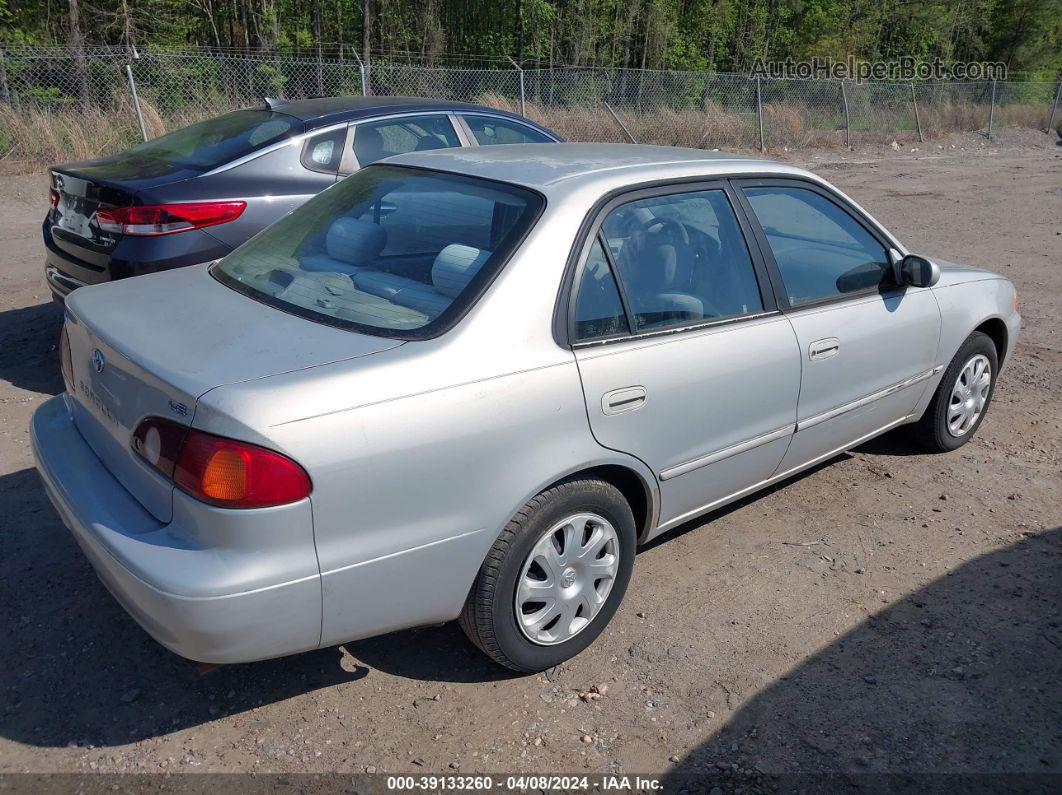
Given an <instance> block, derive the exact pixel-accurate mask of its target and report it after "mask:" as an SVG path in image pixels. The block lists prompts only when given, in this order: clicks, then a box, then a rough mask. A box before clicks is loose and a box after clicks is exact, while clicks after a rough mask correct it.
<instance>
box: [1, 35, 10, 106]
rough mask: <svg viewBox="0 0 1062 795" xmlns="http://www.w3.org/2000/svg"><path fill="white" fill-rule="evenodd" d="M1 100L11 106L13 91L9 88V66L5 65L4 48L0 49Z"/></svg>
mask: <svg viewBox="0 0 1062 795" xmlns="http://www.w3.org/2000/svg"><path fill="white" fill-rule="evenodd" d="M0 99H2V100H3V101H4V102H6V103H7V104H8V105H10V104H11V91H10V89H9V88H8V87H7V64H6V63H4V48H3V47H0Z"/></svg>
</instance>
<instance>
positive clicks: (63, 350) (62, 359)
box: [59, 324, 74, 390]
mask: <svg viewBox="0 0 1062 795" xmlns="http://www.w3.org/2000/svg"><path fill="white" fill-rule="evenodd" d="M59 369H60V370H62V372H63V383H64V384H65V385H66V388H67V390H72V389H73V388H74V365H73V362H72V359H71V357H70V335H69V334H67V333H66V325H65V324H64V325H63V330H62V331H61V332H60V333H59Z"/></svg>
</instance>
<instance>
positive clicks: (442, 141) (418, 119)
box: [354, 114, 461, 166]
mask: <svg viewBox="0 0 1062 795" xmlns="http://www.w3.org/2000/svg"><path fill="white" fill-rule="evenodd" d="M460 145H461V141H460V140H459V139H458V137H457V133H456V132H454V127H453V125H452V124H451V123H450V119H449V118H447V117H446V116H443V115H438V114H435V115H429V116H403V117H401V118H397V119H387V120H385V121H377V122H364V123H362V124H359V125H358V126H357V127H356V128H355V129H354V154H355V155H356V156H357V158H358V163H359V164H360V165H362V166H367V165H369V164H370V163H375V162H376V161H377V160H382V159H383V158H385V157H390V156H391V155H400V154H403V153H405V152H423V151H425V150H427V149H443V148H446V147H450V146H460Z"/></svg>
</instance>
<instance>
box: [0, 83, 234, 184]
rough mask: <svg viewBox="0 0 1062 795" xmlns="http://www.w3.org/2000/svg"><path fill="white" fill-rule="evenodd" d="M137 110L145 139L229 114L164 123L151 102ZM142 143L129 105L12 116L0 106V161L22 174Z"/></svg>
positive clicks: (183, 117) (204, 113)
mask: <svg viewBox="0 0 1062 795" xmlns="http://www.w3.org/2000/svg"><path fill="white" fill-rule="evenodd" d="M140 106H141V110H142V112H143V114H144V127H145V128H146V129H147V134H148V137H149V138H154V137H156V136H159V135H162V134H163V133H164V132H166V131H167V130H173V129H176V128H178V127H183V126H185V125H187V124H191V123H192V122H195V121H199V120H200V119H203V118H207V117H210V116H214V115H217V114H218V113H223V112H224V111H225V110H229V109H228V108H225V109H222V108H219V109H216V110H202V111H198V112H189V113H182V114H179V115H176V116H169V117H167V118H165V119H164V118H163V117H162V116H161V115H160V114H159V112H158V111H157V110H156V108H155V106H154V105H153V104H152V103H151V102H150V100H146V99H141V101H140ZM141 140H143V139H142V137H141V134H140V127H139V125H138V123H137V118H136V112H135V111H134V109H133V106H132V103H131V102H130V101H128V100H123V101H121V102H118V103H116V104H114V105H112V106H111V107H108V108H106V109H96V108H92V109H89V110H80V109H77V108H63V109H51V108H41V107H36V106H30V107H28V108H23V109H21V110H16V109H14V108H13V107H11V106H10V105H5V104H2V103H0V158H2V159H4V160H8V161H14V162H15V163H16V164H18V165H20V166H23V167H24V168H25V169H26V170H34V169H37V168H40V167H44V166H48V165H53V164H55V163H68V162H71V161H74V160H87V159H89V158H93V157H99V156H100V155H107V154H113V153H115V152H120V151H122V150H123V149H126V148H128V147H130V146H132V145H133V144H136V143H139V142H140V141H141Z"/></svg>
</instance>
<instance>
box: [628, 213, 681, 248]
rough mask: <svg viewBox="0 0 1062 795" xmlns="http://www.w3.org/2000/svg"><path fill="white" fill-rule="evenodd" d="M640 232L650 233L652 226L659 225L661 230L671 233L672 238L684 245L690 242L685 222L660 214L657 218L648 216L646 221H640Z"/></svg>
mask: <svg viewBox="0 0 1062 795" xmlns="http://www.w3.org/2000/svg"><path fill="white" fill-rule="evenodd" d="M640 226H641V230H640V231H642V232H644V233H646V234H651V231H652V229H653V228H654V227H660V228H661V230H663V231H665V232H668V233H669V234H671V236H672V238H677V239H678V240H681V241H682V243H683V244H684V245H687V246H688V245H689V244H690V233H689V231H688V230H687V229H686V226H685V224H683V223H681V222H680V221H676V220H675V219H674V218H668V217H666V216H661V217H659V218H650V219H648V220H646V221H642V222H640Z"/></svg>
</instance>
